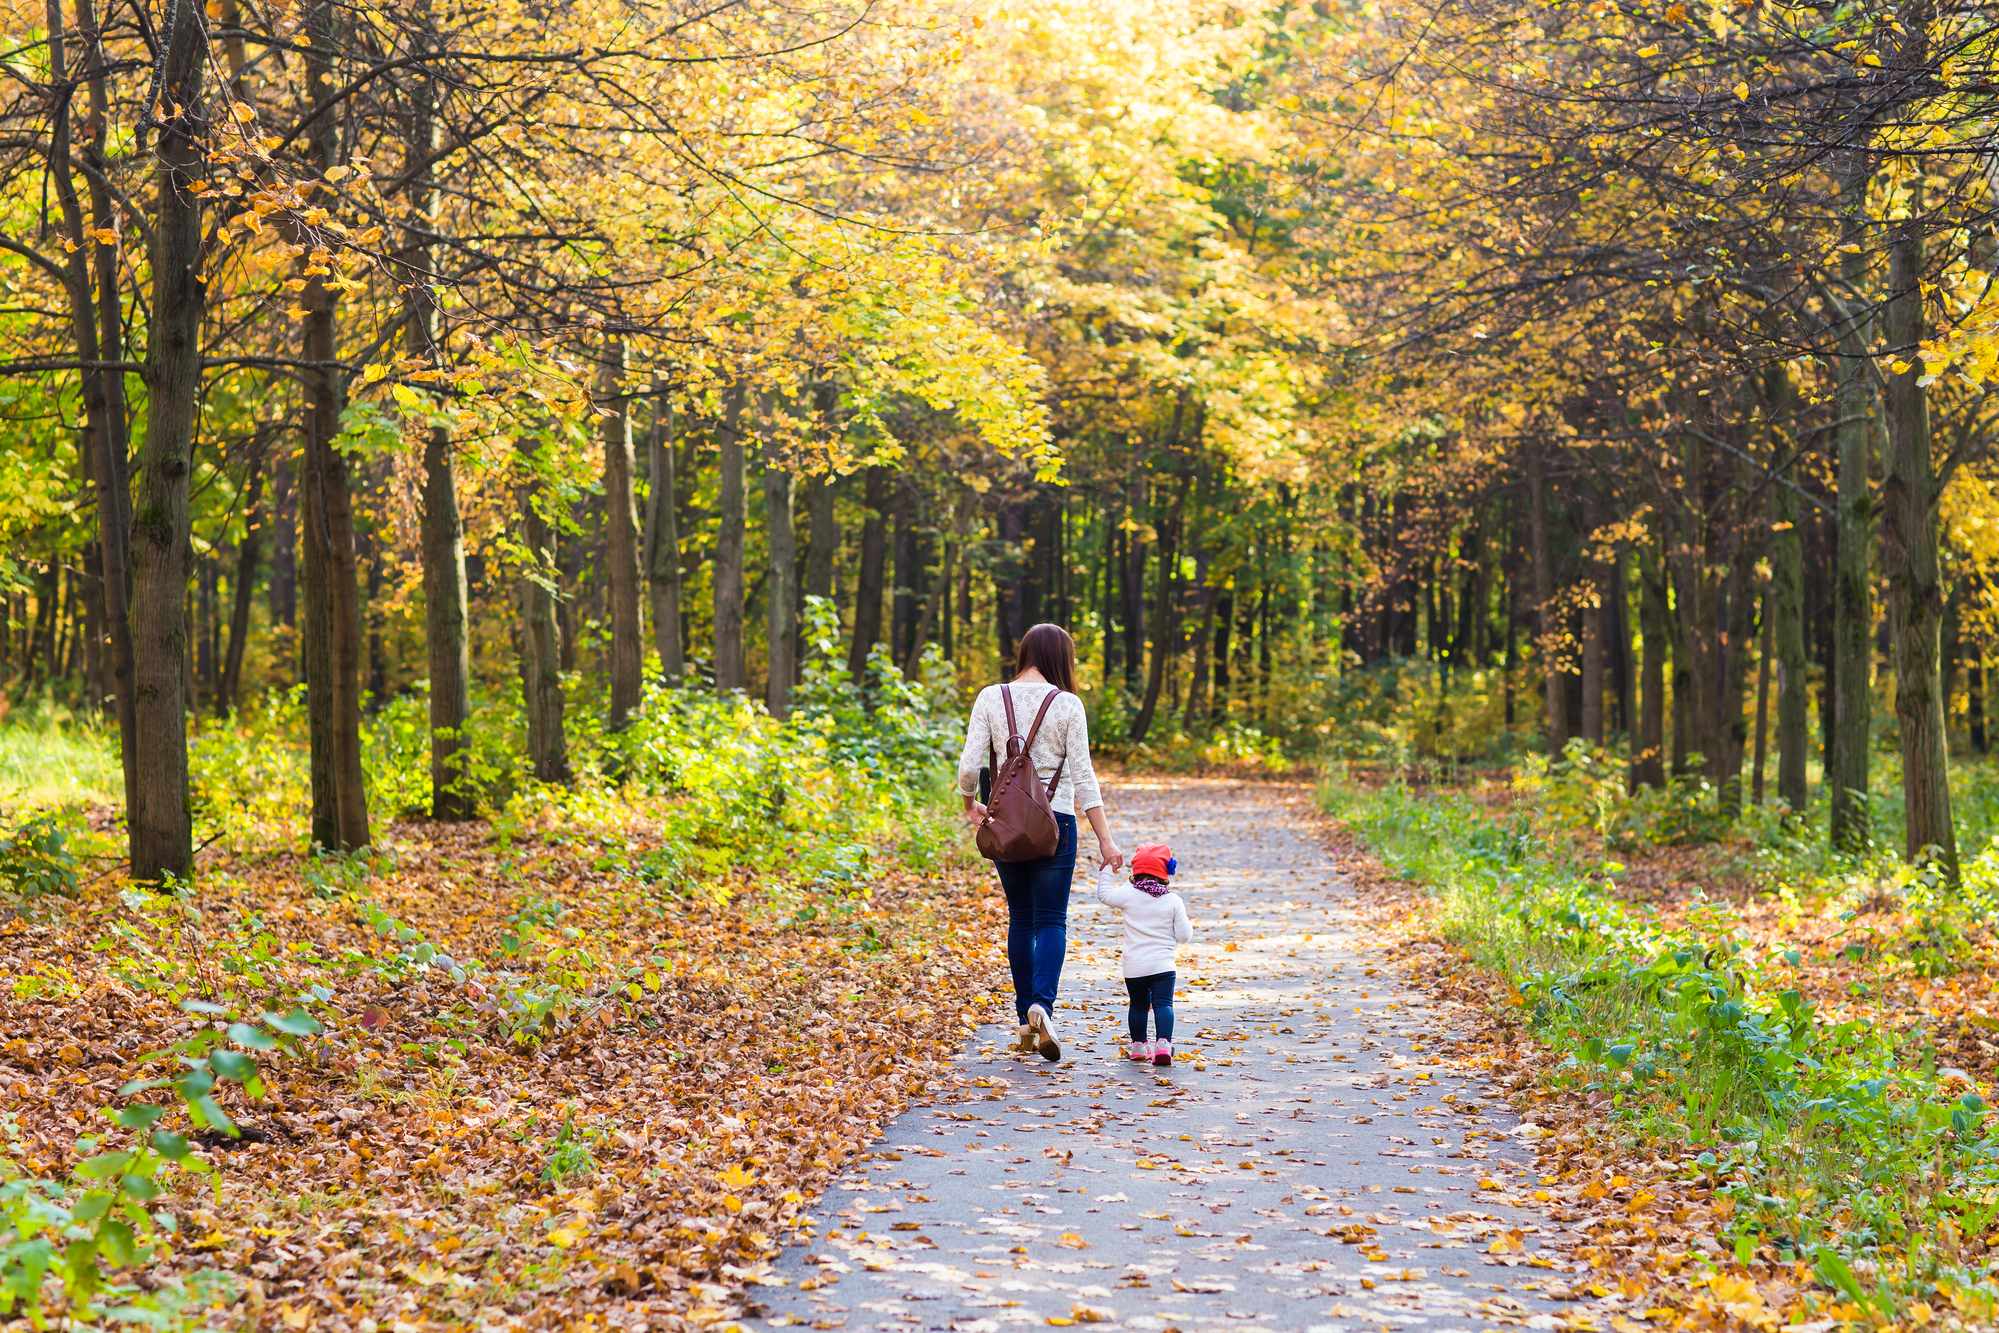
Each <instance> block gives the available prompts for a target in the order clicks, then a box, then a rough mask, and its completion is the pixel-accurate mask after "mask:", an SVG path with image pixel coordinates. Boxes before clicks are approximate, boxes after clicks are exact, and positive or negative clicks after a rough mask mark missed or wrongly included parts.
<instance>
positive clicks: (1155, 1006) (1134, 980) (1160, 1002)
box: [1124, 972, 1175, 1042]
mask: <svg viewBox="0 0 1999 1333" xmlns="http://www.w3.org/2000/svg"><path fill="white" fill-rule="evenodd" d="M1174 975H1175V974H1174V973H1171V972H1160V973H1158V974H1156V975H1154V976H1149V977H1126V978H1125V979H1124V988H1125V990H1126V991H1127V992H1129V993H1130V995H1131V1039H1132V1040H1133V1041H1135V1042H1138V1041H1144V1040H1145V1011H1146V1010H1148V1009H1150V1010H1151V1011H1152V1024H1153V1028H1154V1033H1153V1035H1155V1036H1156V1037H1158V1038H1159V1040H1161V1041H1172V1040H1173V977H1174Z"/></svg>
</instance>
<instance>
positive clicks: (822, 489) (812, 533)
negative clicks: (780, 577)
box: [805, 472, 840, 597]
mask: <svg viewBox="0 0 1999 1333" xmlns="http://www.w3.org/2000/svg"><path fill="white" fill-rule="evenodd" d="M835 481H836V478H835V477H834V476H833V474H832V473H830V472H822V473H819V474H818V475H817V476H814V477H811V478H809V479H807V481H806V483H805V517H806V521H807V523H808V524H809V530H808V531H807V533H806V537H805V595H806V596H808V597H831V596H832V595H833V565H834V561H835V560H836V559H837V558H838V557H839V554H840V525H839V522H838V520H837V518H836V517H835V514H834V510H833V502H834V500H835V499H837V498H838V494H839V492H838V490H837V489H836V486H835Z"/></svg>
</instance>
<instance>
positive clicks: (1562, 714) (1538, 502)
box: [1527, 441, 1569, 759]
mask: <svg viewBox="0 0 1999 1333" xmlns="http://www.w3.org/2000/svg"><path fill="white" fill-rule="evenodd" d="M1527 497H1528V511H1529V515H1530V521H1531V523H1532V527H1533V533H1532V540H1533V543H1534V615H1535V620H1536V637H1537V638H1538V640H1539V642H1538V644H1537V648H1538V654H1537V655H1538V656H1539V657H1540V659H1541V667H1542V672H1543V676H1544V681H1543V684H1544V688H1545V693H1546V698H1547V704H1548V755H1549V757H1550V758H1554V759H1559V758H1561V756H1562V750H1563V747H1565V746H1566V745H1567V744H1568V743H1569V711H1568V707H1567V703H1566V701H1565V700H1564V698H1563V693H1564V690H1563V686H1564V681H1563V679H1562V676H1563V673H1562V671H1561V670H1560V669H1559V668H1558V667H1557V666H1556V665H1555V662H1556V660H1557V658H1558V656H1559V655H1560V653H1561V644H1560V642H1559V640H1558V637H1557V629H1556V625H1555V623H1554V620H1553V615H1552V612H1553V609H1554V601H1555V556H1554V551H1553V549H1552V547H1551V546H1550V544H1549V543H1550V536H1549V532H1548V480H1547V475H1546V465H1545V462H1544V460H1543V458H1542V454H1541V444H1540V442H1539V441H1536V442H1534V443H1532V444H1529V445H1528V446H1527Z"/></svg>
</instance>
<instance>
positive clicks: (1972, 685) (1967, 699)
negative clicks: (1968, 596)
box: [1964, 641, 1991, 754]
mask: <svg viewBox="0 0 1999 1333" xmlns="http://www.w3.org/2000/svg"><path fill="white" fill-rule="evenodd" d="M1964 711H1965V721H1966V723H1967V724H1968V725H1969V727H1970V731H1971V749H1972V752H1973V753H1975V754H1985V753H1987V752H1988V751H1989V750H1990V749H1991V741H1990V740H1989V738H1988V735H1987V732H1986V730H1985V648H1984V645H1982V644H1979V643H1977V642H1975V641H1974V642H1973V644H1972V648H1971V660H1970V661H1969V662H1967V663H1966V664H1965V668H1964Z"/></svg>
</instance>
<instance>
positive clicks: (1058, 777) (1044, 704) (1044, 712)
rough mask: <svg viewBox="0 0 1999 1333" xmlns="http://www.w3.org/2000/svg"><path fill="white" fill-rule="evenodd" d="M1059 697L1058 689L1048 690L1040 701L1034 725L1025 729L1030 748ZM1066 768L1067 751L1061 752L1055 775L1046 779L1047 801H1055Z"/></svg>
mask: <svg viewBox="0 0 1999 1333" xmlns="http://www.w3.org/2000/svg"><path fill="white" fill-rule="evenodd" d="M1061 697H1062V691H1061V690H1059V689H1054V690H1050V691H1049V692H1048V697H1047V698H1046V699H1043V700H1042V701H1041V711H1040V712H1038V713H1036V714H1035V715H1034V725H1033V726H1032V727H1029V728H1028V729H1027V744H1028V745H1029V746H1032V745H1033V744H1034V737H1035V734H1036V733H1037V732H1039V731H1040V730H1041V719H1042V718H1044V717H1046V716H1048V709H1049V708H1050V707H1051V706H1052V705H1053V704H1054V702H1055V701H1056V700H1057V699H1059V698H1061ZM1068 766H1069V753H1068V751H1067V750H1064V751H1063V752H1062V758H1061V759H1060V760H1058V761H1057V762H1056V764H1055V775H1054V776H1053V777H1051V778H1049V779H1048V799H1049V800H1051V801H1052V800H1054V799H1055V793H1056V791H1057V790H1059V789H1060V788H1061V786H1062V770H1063V769H1065V768H1067V767H1068Z"/></svg>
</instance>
